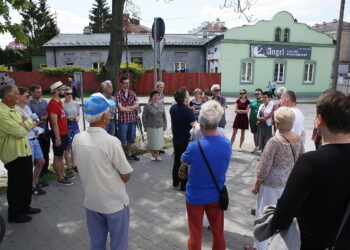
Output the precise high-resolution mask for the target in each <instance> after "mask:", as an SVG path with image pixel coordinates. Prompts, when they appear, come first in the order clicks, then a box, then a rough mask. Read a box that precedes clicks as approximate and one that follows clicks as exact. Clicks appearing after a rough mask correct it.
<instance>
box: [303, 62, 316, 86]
mask: <svg viewBox="0 0 350 250" xmlns="http://www.w3.org/2000/svg"><path fill="white" fill-rule="evenodd" d="M314 69H315V64H314V63H307V64H305V69H304V83H313V81H314Z"/></svg>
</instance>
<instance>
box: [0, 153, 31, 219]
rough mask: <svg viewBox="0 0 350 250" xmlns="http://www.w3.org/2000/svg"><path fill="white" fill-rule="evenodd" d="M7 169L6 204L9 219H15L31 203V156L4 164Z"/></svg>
mask: <svg viewBox="0 0 350 250" xmlns="http://www.w3.org/2000/svg"><path fill="white" fill-rule="evenodd" d="M5 168H6V169H7V177H8V184H7V202H8V204H9V208H8V216H9V218H12V219H14V218H16V217H18V216H19V215H21V214H23V212H24V210H26V209H27V208H29V206H30V203H31V201H32V181H33V165H32V156H27V157H18V158H17V159H16V160H14V161H11V162H9V163H7V164H5Z"/></svg>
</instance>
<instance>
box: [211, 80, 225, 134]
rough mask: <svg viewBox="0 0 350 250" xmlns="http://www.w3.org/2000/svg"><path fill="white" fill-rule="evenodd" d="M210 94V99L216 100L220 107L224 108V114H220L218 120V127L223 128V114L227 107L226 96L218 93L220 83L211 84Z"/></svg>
mask: <svg viewBox="0 0 350 250" xmlns="http://www.w3.org/2000/svg"><path fill="white" fill-rule="evenodd" d="M210 90H211V94H212V96H213V97H212V100H215V101H218V102H219V103H220V104H221V106H222V108H223V109H224V115H223V116H222V118H221V120H220V122H219V127H220V128H225V125H226V115H225V109H227V103H226V97H224V96H221V95H220V85H219V84H214V85H213V86H211V89H210Z"/></svg>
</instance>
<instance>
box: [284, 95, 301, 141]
mask: <svg viewBox="0 0 350 250" xmlns="http://www.w3.org/2000/svg"><path fill="white" fill-rule="evenodd" d="M296 102H297V98H296V96H295V93H294V91H291V90H286V91H284V92H283V94H282V98H281V104H282V106H284V107H290V108H292V110H293V111H294V114H295V120H294V124H293V128H292V132H294V133H296V134H298V135H300V136H302V137H305V132H304V115H303V113H301V111H300V109H298V108H297V104H296Z"/></svg>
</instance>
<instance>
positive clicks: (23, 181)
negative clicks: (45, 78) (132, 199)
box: [0, 85, 40, 223]
mask: <svg viewBox="0 0 350 250" xmlns="http://www.w3.org/2000/svg"><path fill="white" fill-rule="evenodd" d="M0 98H1V99H2V101H1V102H0V121H1V122H0V160H1V161H2V162H3V163H4V164H5V168H6V169H7V171H8V174H7V176H8V185H7V201H8V205H9V207H8V222H16V223H22V222H28V221H30V220H31V219H32V218H31V217H30V216H28V215H26V214H35V213H40V209H38V208H31V207H30V203H31V199H32V180H33V172H32V152H31V150H30V145H29V140H28V137H27V132H28V131H29V130H30V129H32V127H33V121H32V120H31V119H30V118H29V117H26V116H24V115H22V114H21V112H20V111H19V110H18V109H17V108H15V105H16V103H17V102H18V99H19V92H18V89H17V87H16V86H14V85H5V86H4V87H2V88H1V89H0Z"/></svg>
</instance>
